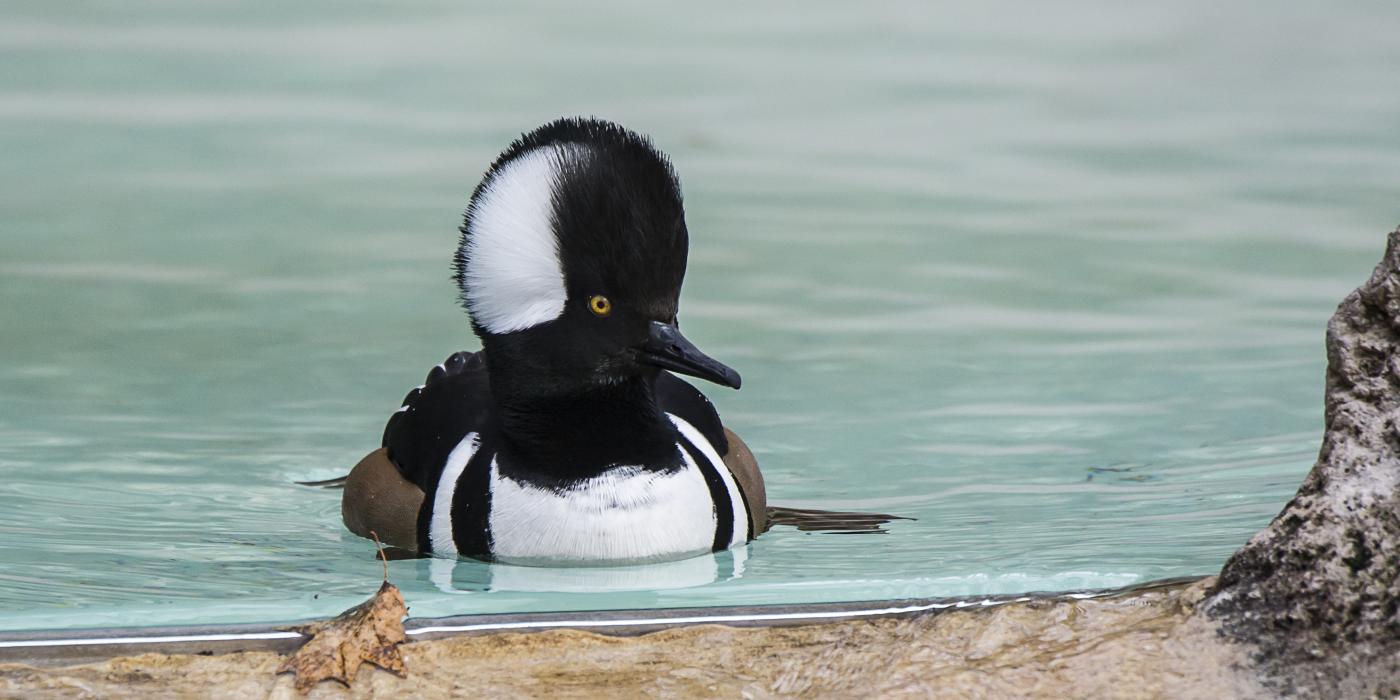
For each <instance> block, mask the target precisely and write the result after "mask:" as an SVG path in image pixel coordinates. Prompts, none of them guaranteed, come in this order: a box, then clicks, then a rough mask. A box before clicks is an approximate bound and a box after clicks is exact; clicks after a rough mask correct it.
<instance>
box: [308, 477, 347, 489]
mask: <svg viewBox="0 0 1400 700" xmlns="http://www.w3.org/2000/svg"><path fill="white" fill-rule="evenodd" d="M349 478H350V476H349V475H346V476H337V477H336V478H334V479H324V480H322V481H298V482H296V484H297V485H298V486H314V487H316V488H319V489H343V488H345V480H346V479H349Z"/></svg>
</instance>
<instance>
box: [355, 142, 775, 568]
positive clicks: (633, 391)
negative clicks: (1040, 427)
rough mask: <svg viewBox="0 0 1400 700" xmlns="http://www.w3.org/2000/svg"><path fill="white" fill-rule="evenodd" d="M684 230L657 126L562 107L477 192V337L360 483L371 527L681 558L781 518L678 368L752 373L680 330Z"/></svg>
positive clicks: (581, 552)
mask: <svg viewBox="0 0 1400 700" xmlns="http://www.w3.org/2000/svg"><path fill="white" fill-rule="evenodd" d="M687 247H688V234H687V232H686V225H685V212H684V209H683V207H682V203H681V191H680V183H679V181H678V180H677V178H676V174H675V171H674V170H672V168H671V165H670V162H669V161H668V160H667V158H666V157H665V156H664V155H662V154H661V153H660V152H659V151H657V150H656V149H655V148H654V147H653V146H652V144H651V142H650V141H649V140H648V139H647V138H645V137H643V136H640V135H638V134H636V133H633V132H632V131H629V130H627V129H625V128H623V127H621V126H619V125H617V124H613V123H611V122H606V121H600V120H596V119H561V120H559V121H555V122H551V123H549V124H546V125H544V126H542V127H540V128H538V129H536V130H534V131H532V132H530V133H528V134H525V135H524V136H522V137H521V138H520V139H519V140H517V141H516V142H515V143H513V144H511V146H510V147H509V148H507V149H506V150H505V151H504V152H503V153H501V155H500V156H499V157H498V158H497V159H496V161H495V163H493V164H492V165H491V167H490V169H488V170H487V172H486V174H485V176H484V177H483V178H482V180H481V183H480V184H479V185H477V187H476V190H475V191H474V192H473V193H472V197H471V203H470V205H469V206H468V207H467V211H466V216H465V220H464V223H463V225H462V227H461V240H460V244H459V247H458V249H457V253H456V256H455V260H454V269H455V272H456V275H455V279H456V282H457V285H458V287H459V289H460V293H461V301H462V304H463V305H464V306H465V307H466V310H467V313H468V315H469V316H470V318H471V326H472V330H473V331H474V332H475V333H476V335H477V337H478V338H480V340H481V350H480V351H479V352H475V353H471V352H459V353H456V354H454V355H452V356H451V357H449V358H447V360H446V361H444V362H443V363H442V364H440V365H437V366H436V367H434V368H433V369H432V371H431V372H429V373H428V378H427V380H426V381H425V382H424V383H423V385H421V386H419V387H417V388H415V389H413V390H412V391H410V392H409V393H408V396H407V397H405V398H404V401H403V405H402V406H401V407H400V408H399V409H398V411H396V412H395V413H394V414H393V415H392V416H391V417H390V419H389V423H388V425H387V426H386V427H385V430H384V437H383V442H382V447H381V448H380V449H377V450H375V451H374V452H371V453H370V454H369V455H368V456H366V457H365V458H364V459H363V460H361V461H360V463H359V464H358V465H356V466H355V468H354V470H353V471H352V472H351V473H350V475H349V477H348V478H347V479H346V480H345V493H344V496H343V501H342V504H341V514H342V516H343V518H344V520H345V524H346V526H347V527H348V528H349V529H350V531H351V532H354V533H355V534H357V535H360V536H364V537H368V536H370V533H371V532H372V531H373V532H375V533H377V535H378V536H379V537H380V538H381V539H383V540H384V541H385V542H386V543H388V544H390V545H393V546H396V547H400V548H403V549H408V550H413V551H416V552H419V553H423V554H433V555H437V556H448V557H451V556H466V557H473V558H477V559H483V560H488V561H504V562H511V563H523V564H534V563H538V564H560V563H563V564H568V563H575V564H578V563H598V564H606V563H621V562H636V561H656V560H666V559H678V558H683V557H688V556H692V555H696V554H701V553H704V552H710V551H719V550H724V549H728V548H730V547H733V546H735V545H738V544H742V543H744V542H747V541H749V540H751V539H753V538H754V537H755V536H756V535H758V534H759V533H762V532H763V531H764V529H766V527H767V519H766V496H765V493H764V487H763V477H762V475H761V474H760V472H759V469H758V464H757V463H756V461H755V460H754V457H753V455H752V453H751V452H750V451H749V449H748V447H747V446H745V445H744V442H743V441H742V440H740V439H739V437H738V436H736V435H735V434H734V433H733V432H731V431H730V430H729V429H727V428H726V427H725V426H724V424H723V423H722V422H721V421H720V418H719V415H718V414H717V413H716V412H715V408H714V406H712V405H711V404H710V401H709V400H708V399H707V398H705V396H704V395H703V394H701V393H700V391H698V390H697V389H696V388H695V387H693V386H691V385H690V384H689V383H687V382H686V381H684V380H682V379H680V378H678V377H677V376H675V374H673V373H678V374H684V375H688V376H691V377H695V378H699V379H705V380H708V381H711V382H714V383H716V384H719V385H721V386H726V387H731V388H734V389H738V388H739V384H740V380H739V374H738V373H737V372H735V371H734V370H732V369H730V368H729V367H727V366H725V365H723V364H721V363H720V362H718V361H716V360H714V359H712V358H710V357H709V356H707V355H705V354H704V353H702V352H701V351H700V350H698V349H697V348H696V347H695V346H694V345H692V344H691V343H690V341H688V340H686V338H685V337H684V336H682V335H681V333H680V329H679V327H678V324H677V318H676V314H677V308H678V304H679V299H680V291H681V282H682V279H683V278H684V276H685V265H686V254H687Z"/></svg>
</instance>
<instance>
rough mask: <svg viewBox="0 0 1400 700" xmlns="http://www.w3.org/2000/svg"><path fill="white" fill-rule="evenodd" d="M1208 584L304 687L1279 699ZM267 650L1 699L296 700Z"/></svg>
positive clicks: (592, 638) (82, 678) (77, 669)
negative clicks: (1204, 605) (1211, 608)
mask: <svg viewBox="0 0 1400 700" xmlns="http://www.w3.org/2000/svg"><path fill="white" fill-rule="evenodd" d="M1212 584H1213V580H1212V579H1205V580H1202V581H1198V582H1195V583H1192V584H1183V585H1174V586H1169V587H1163V588H1155V589H1150V590H1146V591H1138V592H1134V593H1131V594H1125V595H1122V596H1112V597H1105V598H1097V599H1091V600H1045V601H1035V602H1029V603H1016V604H1008V605H1004V606H1000V607H996V608H988V609H967V610H950V611H944V612H939V613H930V614H925V615H921V616H918V617H913V618H906V619H900V620H871V621H858V622H843V623H837V624H822V625H810V626H805V627H769V628H742V629H741V628H731V627H723V626H718V625H701V626H695V627H684V628H677V629H671V630H665V631H661V632H654V633H651V634H647V635H642V636H640V637H609V636H604V635H599V634H594V633H591V632H580V631H576V630H556V631H550V632H538V633H531V634H518V633H506V634H493V635H485V636H475V637H456V638H450V639H438V640H430V641H424V642H414V643H410V644H406V645H405V646H404V652H405V656H406V658H407V662H408V669H409V677H408V678H407V679H401V678H398V677H396V676H393V675H392V674H389V673H386V672H384V671H381V670H379V669H375V668H371V667H369V666H366V667H364V668H362V669H361V671H360V674H359V676H358V677H357V678H356V682H355V686H354V688H353V689H351V690H347V689H346V688H344V687H342V686H340V685H339V684H336V683H334V682H329V681H327V682H323V683H321V684H320V685H319V686H317V687H316V688H315V689H314V690H313V691H312V692H311V693H310V694H309V695H307V696H305V697H313V698H315V697H375V698H390V697H395V698H397V697H425V698H437V697H454V696H465V695H484V696H487V697H551V698H554V697H598V696H601V695H610V696H614V697H617V696H624V697H625V696H636V695H642V694H646V695H659V696H664V697H678V698H690V697H714V696H720V697H753V698H765V697H782V696H808V697H832V696H840V697H869V696H881V697H889V696H911V695H912V696H920V697H927V696H936V697H952V698H958V697H969V698H972V697H989V696H992V697H1095V698H1158V697H1240V698H1252V697H1268V694H1267V693H1266V692H1265V691H1264V690H1263V689H1262V688H1261V687H1260V686H1259V685H1258V683H1257V681H1256V680H1255V678H1256V676H1255V673H1254V672H1253V670H1252V667H1251V664H1250V661H1249V658H1248V656H1249V650H1248V648H1247V647H1244V646H1240V645H1236V644H1230V643H1227V642H1225V641H1223V640H1222V638H1221V637H1220V635H1219V634H1218V628H1217V626H1216V624H1215V623H1213V622H1211V621H1210V620H1209V619H1207V618H1206V617H1204V616H1200V615H1193V614H1192V613H1193V611H1194V609H1195V606H1196V603H1197V602H1199V601H1200V600H1201V598H1202V596H1203V595H1204V594H1205V592H1206V591H1207V590H1208V589H1209V587H1210V586H1211V585H1212ZM281 660H282V657H281V656H279V655H277V654H273V653H270V652H245V653H238V654H226V655H221V656H191V655H165V654H144V655H140V656H130V657H121V658H114V659H110V660H108V661H105V662H102V663H94V664H84V665H79V666H69V667H64V668H35V667H31V666H24V665H18V664H7V665H0V696H3V697H25V698H35V697H40V698H41V697H112V698H187V697H188V698H196V697H198V698H203V697H212V698H252V697H273V698H295V697H298V695H297V693H296V691H295V690H293V688H292V678H291V676H290V675H282V676H277V675H275V674H274V670H275V669H276V668H277V665H278V664H279V663H280V662H281Z"/></svg>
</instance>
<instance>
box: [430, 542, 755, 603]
mask: <svg viewBox="0 0 1400 700" xmlns="http://www.w3.org/2000/svg"><path fill="white" fill-rule="evenodd" d="M748 557H749V551H748V546H742V547H734V548H733V549H729V550H726V551H723V552H715V553H710V554H702V555H700V556H696V557H691V558H689V559H681V560H679V561H666V562H656V563H648V564H629V565H623V566H557V567H547V566H517V565H513V564H499V563H496V564H488V563H485V562H480V561H473V560H466V559H445V558H434V559H432V561H430V562H429V563H428V576H429V578H430V579H431V580H432V583H433V585H434V586H436V587H437V589H438V590H440V591H442V592H443V593H486V592H490V591H515V592H526V593H606V592H619V591H645V590H667V589H677V588H693V587H696V586H703V585H706V584H709V583H716V582H720V581H729V580H732V579H737V578H742V577H743V575H744V562H745V561H747V560H748Z"/></svg>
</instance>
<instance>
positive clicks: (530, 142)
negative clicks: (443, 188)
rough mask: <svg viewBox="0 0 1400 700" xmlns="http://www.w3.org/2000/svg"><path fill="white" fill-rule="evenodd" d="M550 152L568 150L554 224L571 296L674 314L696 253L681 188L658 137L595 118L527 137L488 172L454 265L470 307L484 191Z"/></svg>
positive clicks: (561, 123)
mask: <svg viewBox="0 0 1400 700" xmlns="http://www.w3.org/2000/svg"><path fill="white" fill-rule="evenodd" d="M547 147H567V149H563V150H561V153H563V154H564V155H562V156H561V158H560V172H559V179H558V181H557V182H556V183H555V186H554V190H553V195H552V209H553V211H552V212H551V222H552V224H553V228H554V232H555V236H556V240H557V245H558V246H559V254H560V259H561V260H562V261H563V264H564V276H565V280H566V286H567V290H568V293H569V297H570V298H571V299H573V298H576V297H577V295H580V294H582V295H587V294H593V293H600V292H601V293H607V294H612V295H616V296H617V297H619V298H628V299H631V300H633V301H634V303H639V304H644V305H648V306H654V307H655V308H656V309H657V310H658V312H660V313H663V314H664V313H665V311H666V310H667V308H669V311H670V313H672V314H674V312H675V309H674V307H675V302H676V298H677V297H678V295H679V293H680V287H681V281H682V279H683V278H684V276H685V265H686V251H687V247H688V236H687V233H686V227H685V211H684V206H683V204H682V198H681V188H680V182H679V180H678V178H677V177H676V173H675V170H674V169H672V167H671V163H670V161H669V160H668V159H667V158H666V156H665V155H663V154H662V153H661V152H660V151H658V150H657V149H656V148H655V147H654V146H653V145H652V143H651V141H650V139H648V138H647V137H645V136H642V135H640V134H637V133H636V132H633V131H630V130H628V129H626V128H624V127H622V126H620V125H618V124H615V123H613V122H609V121H604V120H601V119H593V118H567V119H559V120H556V121H553V122H550V123H548V124H545V125H544V126H541V127H539V128H538V129H535V130H534V131H531V132H529V133H526V134H524V135H522V136H521V137H520V138H519V139H517V140H516V141H515V142H514V143H512V144H511V145H510V147H508V148H507V149H506V150H505V151H503V152H502V153H501V155H500V156H499V157H497V158H496V161H495V162H494V163H492V164H491V167H490V168H489V169H487V171H486V174H485V175H484V176H483V177H482V180H481V183H480V184H478V185H477V187H476V189H475V190H474V191H473V192H472V199H471V204H469V205H468V207H467V210H466V214H465V216H464V218H463V224H462V226H461V228H460V231H461V240H460V241H459V245H458V247H457V253H456V255H455V256H454V258H453V270H454V273H455V274H454V278H455V279H456V282H457V285H458V288H459V290H460V291H461V299H462V301H463V303H464V305H465V303H466V298H467V290H466V283H465V271H466V267H467V256H468V245H467V242H468V240H470V238H471V236H472V230H473V221H474V219H475V217H476V214H477V207H478V204H479V201H480V198H481V195H482V193H483V191H484V190H485V188H487V187H488V186H489V185H490V183H491V181H492V179H493V178H494V177H495V176H496V175H497V173H499V172H500V171H501V169H502V168H503V167H504V166H505V165H507V164H508V163H510V162H511V161H513V160H515V159H517V158H519V157H521V156H522V155H525V154H527V153H531V152H534V151H537V150H538V149H541V148H547ZM478 331H479V329H478Z"/></svg>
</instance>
